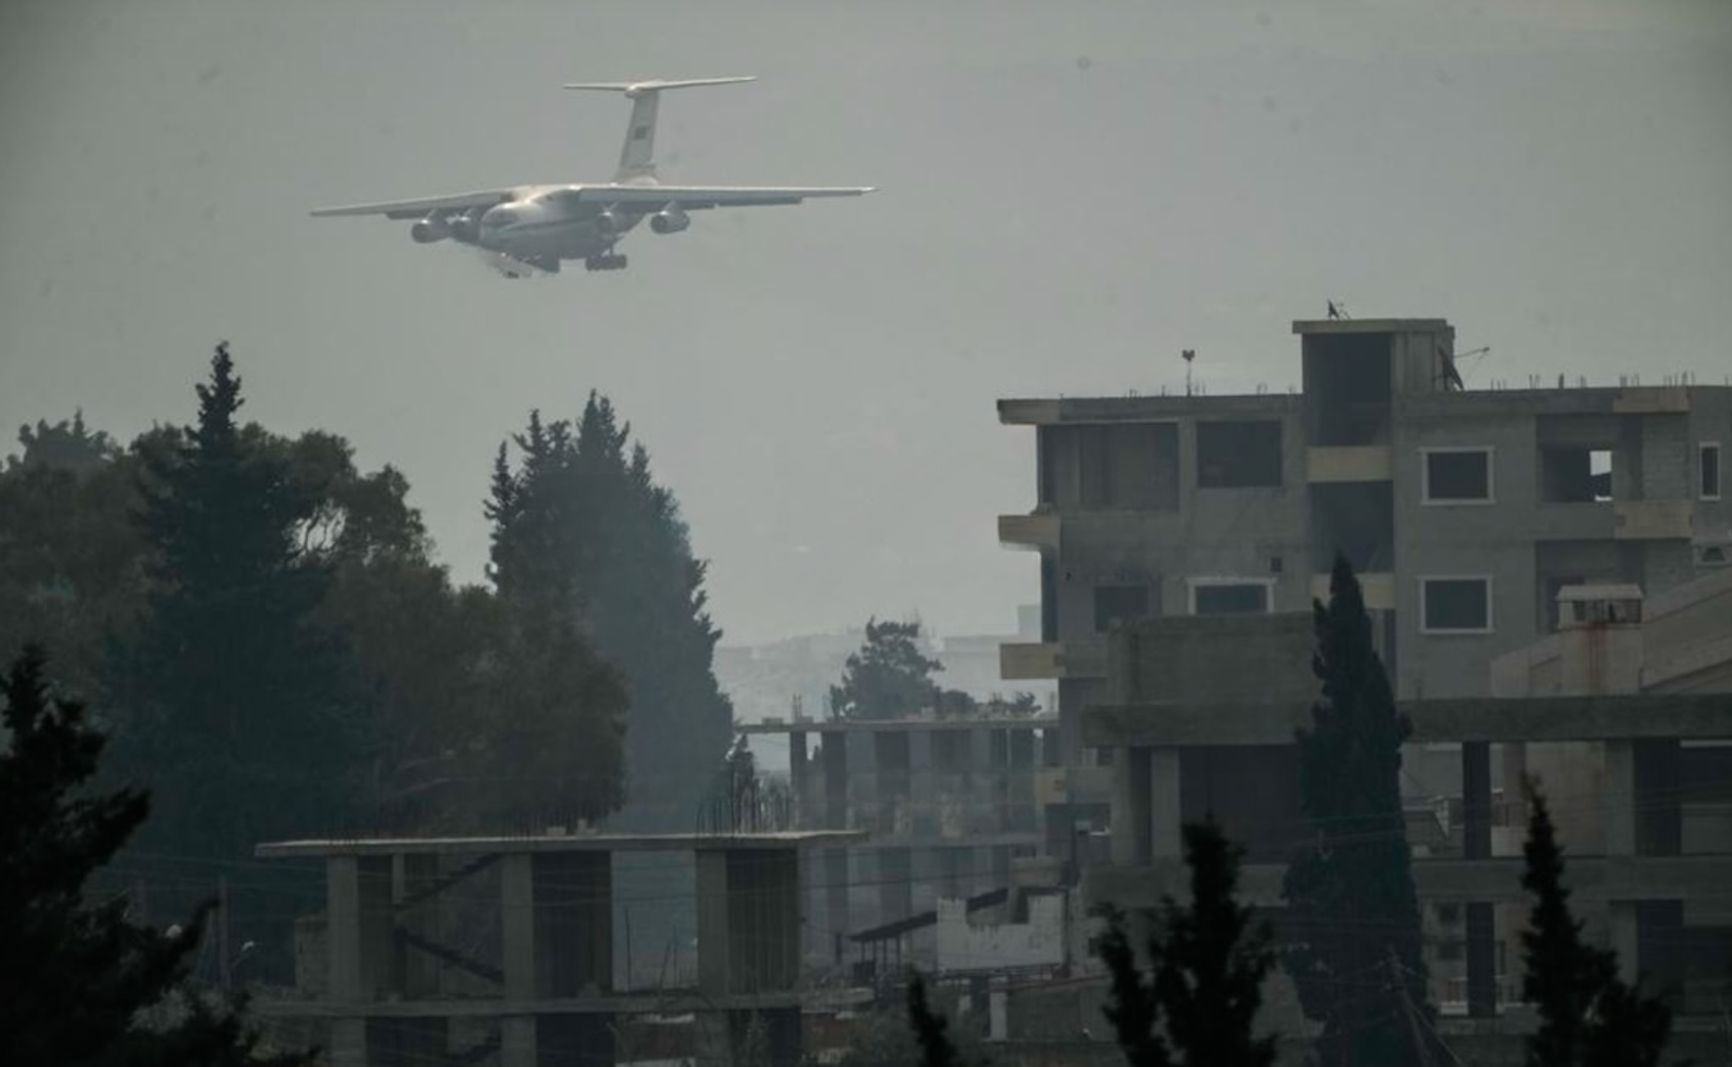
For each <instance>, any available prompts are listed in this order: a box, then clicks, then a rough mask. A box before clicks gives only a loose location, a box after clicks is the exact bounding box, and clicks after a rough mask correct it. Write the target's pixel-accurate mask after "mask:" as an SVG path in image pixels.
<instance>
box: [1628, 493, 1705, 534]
mask: <svg viewBox="0 0 1732 1067" xmlns="http://www.w3.org/2000/svg"><path fill="white" fill-rule="evenodd" d="M1695 510H1696V509H1695V505H1694V504H1692V503H1691V502H1690V501H1688V500H1619V501H1614V502H1613V504H1612V515H1613V520H1612V538H1613V539H1614V540H1617V541H1673V540H1689V538H1690V533H1691V527H1692V525H1693V518H1694V515H1695Z"/></svg>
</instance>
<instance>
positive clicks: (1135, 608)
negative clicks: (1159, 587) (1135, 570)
mask: <svg viewBox="0 0 1732 1067" xmlns="http://www.w3.org/2000/svg"><path fill="white" fill-rule="evenodd" d="M1148 617H1149V587H1148V586H1146V585H1097V586H1095V632H1096V633H1103V634H1104V633H1106V632H1107V631H1108V630H1110V629H1112V626H1113V623H1115V622H1136V621H1137V620H1138V619H1146V618H1148Z"/></svg>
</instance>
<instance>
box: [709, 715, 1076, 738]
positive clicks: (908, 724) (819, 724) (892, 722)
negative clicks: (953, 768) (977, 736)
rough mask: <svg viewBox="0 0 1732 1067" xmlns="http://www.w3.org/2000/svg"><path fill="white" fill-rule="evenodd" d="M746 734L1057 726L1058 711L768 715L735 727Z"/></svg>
mask: <svg viewBox="0 0 1732 1067" xmlns="http://www.w3.org/2000/svg"><path fill="white" fill-rule="evenodd" d="M734 729H735V731H736V732H738V733H742V734H893V733H906V732H909V731H913V730H1056V729H1058V716H1056V715H1023V716H1012V715H1002V716H990V717H979V718H972V719H968V718H964V719H765V720H764V721H763V722H752V723H743V724H741V725H739V726H736V727H734Z"/></svg>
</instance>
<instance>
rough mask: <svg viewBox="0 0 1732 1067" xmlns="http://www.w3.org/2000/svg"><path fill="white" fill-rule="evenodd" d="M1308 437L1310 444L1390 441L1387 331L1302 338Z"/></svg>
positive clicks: (1324, 444) (1388, 347) (1361, 443)
mask: <svg viewBox="0 0 1732 1067" xmlns="http://www.w3.org/2000/svg"><path fill="white" fill-rule="evenodd" d="M1303 358H1304V371H1303V373H1304V383H1305V386H1304V392H1305V397H1306V406H1305V410H1306V419H1307V427H1306V429H1307V437H1308V438H1309V439H1310V442H1311V443H1312V444H1314V445H1320V446H1336V445H1375V444H1382V443H1385V442H1387V441H1388V440H1389V402H1390V393H1391V388H1390V385H1391V382H1390V343H1389V335H1388V334H1338V335H1327V334H1315V335H1312V336H1310V337H1307V338H1305V346H1304V357H1303Z"/></svg>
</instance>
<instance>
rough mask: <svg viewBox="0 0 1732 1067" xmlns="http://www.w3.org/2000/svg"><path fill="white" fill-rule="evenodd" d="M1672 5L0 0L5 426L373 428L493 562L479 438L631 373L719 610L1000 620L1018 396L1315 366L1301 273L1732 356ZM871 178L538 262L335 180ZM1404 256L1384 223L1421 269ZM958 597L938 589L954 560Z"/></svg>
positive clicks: (1699, 94)
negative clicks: (620, 160) (211, 386)
mask: <svg viewBox="0 0 1732 1067" xmlns="http://www.w3.org/2000/svg"><path fill="white" fill-rule="evenodd" d="M1665 10H1666V17H1664V18H1657V17H1653V12H1654V8H1653V7H1652V6H1651V5H1647V4H1638V3H1540V4H1524V5H1520V6H1519V7H1508V6H1506V5H1496V4H1484V5H1469V4H1459V3H1417V2H1413V3H1405V2H1398V3H1377V4H1372V3H1308V4H1283V5H1274V4H1225V5H1209V6H1193V5H1154V4H1142V3H1089V4H1074V5H1072V4H1066V5H1054V4H1018V5H1002V4H984V3H954V4H943V5H933V4H924V3H895V4H890V3H881V4H872V5H845V4H835V3H818V4H802V5H784V4H774V3H764V4H730V5H726V6H725V7H720V6H717V5H710V4H695V3H694V4H672V3H668V4H626V3H600V4H584V5H566V4H512V5H503V6H502V5H492V4H480V3H438V4H427V5H421V4H417V5H412V6H411V5H407V4H376V5H351V4H334V3H333V4H296V5H280V4H267V3H221V4H218V3H203V2H191V3H179V2H176V3H170V2H162V3H151V4H131V3H118V2H111V3H81V4H61V3H40V2H14V3H11V4H8V5H5V7H4V8H3V9H0V129H3V130H4V131H5V132H6V141H5V147H4V150H3V151H0V188H4V189H5V190H6V195H5V196H4V197H3V198H0V353H3V355H0V426H6V427H15V426H17V425H18V424H20V423H24V422H26V421H33V420H35V419H37V418H42V417H46V418H51V419H52V418H60V417H65V416H69V415H70V414H71V413H72V412H73V410H74V409H77V408H82V409H83V411H84V413H85V417H86V419H87V420H88V421H89V422H90V424H91V425H92V426H93V427H95V428H99V429H104V430H107V431H109V432H110V433H112V434H114V435H115V436H116V437H117V438H119V439H121V440H127V439H130V438H131V437H132V435H134V434H136V433H137V432H138V431H140V430H142V429H144V428H146V427H147V426H148V425H149V424H150V422H151V421H152V420H158V419H164V418H175V419H184V418H186V417H187V413H188V411H189V404H190V401H191V397H190V395H189V383H190V382H192V381H194V380H196V379H197V378H198V377H199V375H200V373H201V370H202V368H203V367H204V365H205V363H206V361H207V360H208V358H209V354H210V347H211V345H212V343H213V342H214V341H215V340H216V339H218V338H226V339H228V340H229V341H230V342H231V343H232V344H233V346H234V352H235V354H236V357H237V359H238V361H239V363H240V367H241V372H242V374H243V376H244V378H245V381H246V388H247V396H248V406H247V408H246V409H245V415H246V416H248V417H250V418H254V419H257V420H259V421H261V422H263V423H264V424H265V425H266V426H268V427H270V428H272V429H274V430H277V431H279V432H284V433H288V432H298V431H299V430H300V429H302V428H305V427H311V426H319V427H325V428H328V429H330V430H332V431H334V432H337V433H341V434H343V435H345V436H347V437H348V438H349V439H350V440H351V441H353V442H354V443H355V445H356V446H357V449H358V451H359V456H358V459H359V462H360V463H361V464H362V465H364V466H366V467H369V468H371V467H374V466H377V465H379V464H382V463H391V464H393V465H396V466H398V467H400V468H401V469H402V470H403V471H404V472H405V473H406V474H407V476H408V478H409V480H410V484H411V485H412V487H413V489H412V496H411V501H412V502H413V503H414V504H416V505H418V506H419V507H420V508H421V509H422V510H423V511H424V513H425V515H426V518H427V520H428V523H429V525H430V527H431V530H432V533H433V535H434V537H435V538H436V540H437V543H438V546H439V556H440V558H442V559H443V560H445V561H447V562H449V563H450V564H451V565H452V567H453V570H454V573H455V575H456V576H457V577H458V578H460V579H463V580H468V581H479V580H480V579H481V577H482V574H483V565H484V563H485V561H486V556H487V525H486V523H485V521H484V519H483V517H482V513H481V501H482V498H483V496H484V494H485V491H486V485H487V476H488V470H489V464H490V462H491V459H492V456H493V451H494V449H495V447H496V446H497V445H498V443H499V442H500V440H501V439H502V438H504V437H505V436H506V435H507V434H508V433H509V432H511V431H513V430H515V429H517V428H519V427H521V425H522V424H523V421H524V419H525V417H526V415H527V413H528V411H529V409H531V408H533V407H539V408H541V409H542V410H543V411H544V412H545V413H546V414H547V415H548V416H549V417H570V416H574V415H576V414H577V413H578V412H579V411H580V410H581V409H582V406H583V403H584V400H585V397H586V396H587V394H588V391H589V390H591V389H598V390H601V391H602V392H604V393H605V394H607V395H609V396H610V397H611V398H612V399H613V401H614V402H615V404H616V405H617V406H618V408H619V410H620V411H621V412H622V414H623V415H624V416H625V417H626V418H628V419H629V420H630V422H631V424H632V427H633V431H634V433H635V435H636V436H637V437H638V438H639V439H641V440H642V441H643V442H644V443H645V444H646V445H647V446H648V447H649V449H650V450H651V453H652V457H653V461H654V464H655V469H656V472H657V476H658V477H659V478H660V479H661V480H662V481H663V482H664V483H665V484H667V485H668V486H669V487H670V488H671V489H672V490H673V491H674V493H675V494H676V496H677V498H678V500H679V502H680V505H681V508H682V510H683V513H684V516H685V518H686V519H687V520H688V522H689V523H690V525H691V530H692V537H693V543H694V547H695V549H696V551H697V553H698V555H699V556H701V557H705V558H708V559H710V560H711V561H712V565H711V570H710V572H709V579H708V586H709V589H710V591H711V602H712V606H713V609H714V612H715V616H716V619H717V621H718V623H719V624H720V625H721V626H722V627H723V628H724V630H725V631H726V635H727V636H726V638H725V640H726V641H728V642H730V643H737V642H742V641H764V640H770V639H774V638H777V637H781V636H785V635H789V634H795V633H801V632H809V631H815V630H829V629H835V628H839V627H842V626H845V625H851V624H856V625H857V624H858V623H859V622H861V621H863V620H864V619H865V618H866V617H867V616H868V615H870V614H874V613H876V614H879V615H892V616H900V615H904V614H908V613H912V612H916V611H918V612H920V613H922V615H923V617H924V618H925V619H926V621H927V622H928V624H929V625H930V626H932V627H933V628H935V629H937V630H938V631H940V632H987V631H995V630H996V631H1004V630H1008V629H1010V628H1011V627H1012V626H1014V622H1015V615H1014V611H1015V606H1016V605H1017V604H1018V603H1023V602H1027V601H1030V600H1032V599H1033V598H1034V597H1035V594H1036V591H1037V586H1036V574H1035V561H1034V558H1033V557H1032V556H1028V555H1021V554H1016V553H1010V552H1004V551H1001V550H999V549H997V547H996V536H995V527H994V516H995V515H996V514H998V513H1003V512H1016V511H1023V510H1027V509H1028V508H1029V507H1030V506H1032V503H1033V496H1034V487H1033V484H1032V480H1031V477H1030V475H1029V471H1030V470H1031V466H1032V456H1033V436H1032V434H1030V433H1028V432H1026V431H1025V430H1019V429H1015V428H1005V427H1001V426H999V425H998V423H997V419H996V415H995V412H994V408H993V400H994V398H996V397H1000V396H1030V395H1052V394H1058V393H1064V394H1068V395H1072V396H1075V395H1084V394H1106V395H1114V394H1119V395H1122V394H1123V393H1124V392H1125V391H1126V390H1127V389H1137V390H1140V391H1141V392H1143V393H1145V394H1146V393H1153V392H1157V391H1159V390H1160V389H1161V388H1163V387H1166V388H1175V387H1178V386H1180V384H1181V383H1182V381H1183V367H1182V365H1181V363H1180V362H1179V359H1178V352H1179V350H1180V349H1181V348H1194V349H1196V350H1197V351H1198V353H1199V355H1198V359H1197V365H1196V370H1197V374H1198V377H1199V379H1200V380H1201V381H1203V382H1204V383H1206V387H1207V389H1208V390H1209V392H1210V393H1211V394H1219V393H1225V392H1230V391H1253V390H1255V389H1256V388H1258V387H1259V386H1260V385H1261V386H1266V387H1268V388H1269V389H1270V390H1274V391H1284V390H1286V389H1287V388H1288V387H1289V386H1290V385H1293V384H1296V374H1297V360H1296V348H1295V341H1294V339H1293V338H1292V337H1291V336H1290V334H1289V332H1288V323H1289V321H1290V320H1292V319H1295V318H1310V317H1321V316H1322V314H1323V311H1324V301H1325V300H1326V299H1334V300H1337V301H1339V302H1342V303H1343V304H1345V306H1346V307H1347V308H1348V309H1349V311H1350V312H1351V313H1352V314H1354V315H1356V316H1359V317H1370V316H1400V315H1431V314H1446V315H1448V316H1449V317H1450V318H1451V320H1452V321H1453V322H1454V323H1455V324H1456V325H1457V328H1458V330H1459V331H1460V334H1459V346H1460V347H1461V348H1462V349H1464V350H1465V349H1471V348H1477V347H1479V346H1482V345H1489V346H1491V353H1490V355H1489V356H1487V357H1485V358H1484V359H1481V360H1479V361H1477V362H1474V363H1472V364H1470V365H1469V366H1468V367H1467V368H1466V370H1467V373H1468V375H1469V382H1470V384H1472V385H1483V384H1485V383H1486V382H1488V381H1489V380H1491V379H1493V378H1496V379H1502V380H1507V381H1509V382H1511V383H1512V384H1525V383H1526V381H1527V378H1528V375H1530V374H1538V375H1541V376H1542V377H1544V378H1545V379H1547V380H1552V379H1555V376H1556V375H1557V374H1558V373H1567V374H1568V375H1570V376H1571V378H1572V379H1573V378H1574V377H1575V376H1577V375H1585V376H1587V377H1588V378H1589V379H1590V381H1591V382H1600V383H1605V382H1608V381H1610V382H1613V383H1615V381H1616V379H1617V376H1618V375H1620V374H1625V373H1640V374H1641V375H1642V376H1643V380H1644V381H1645V382H1646V381H1650V380H1657V379H1658V378H1659V377H1660V376H1661V375H1663V374H1666V373H1674V372H1678V371H1693V372H1695V373H1696V374H1697V375H1698V378H1699V379H1700V380H1701V381H1704V382H1718V381H1719V380H1720V379H1721V377H1722V375H1723V373H1724V370H1725V367H1724V347H1723V336H1724V331H1723V328H1722V326H1721V324H1720V322H1719V321H1718V313H1719V310H1720V305H1721V304H1722V303H1723V302H1724V298H1725V295H1726V294H1727V293H1728V292H1732V200H1728V198H1727V197H1726V195H1725V191H1726V190H1727V189H1728V188H1732V123H1727V122H1726V121H1725V118H1726V109H1727V105H1728V103H1729V102H1732V8H1729V7H1727V6H1726V5H1724V4H1718V3H1695V4H1675V5H1668V6H1667V7H1666V9H1665ZM730 74H756V75H759V76H760V79H761V80H760V81H758V82H757V83H756V84H753V85H750V86H743V87H737V88H728V89H721V90H715V91H713V92H712V91H708V90H705V91H699V92H694V93H690V94H682V95H678V96H676V97H672V98H670V99H669V100H667V101H664V108H663V121H662V132H661V137H660V142H659V146H658V147H659V150H660V156H661V162H662V170H663V175H664V178H665V179H667V180H681V179H693V180H702V181H714V182H793V183H809V184H833V183H850V184H851V183H862V184H871V185H876V186H878V187H879V188H880V191H879V192H878V193H876V194H874V195H873V196H871V197H867V198H864V199H862V200H857V201H845V202H825V203H816V204H809V205H806V206H804V207H800V208H797V209H790V210H776V211H764V212H741V213H736V214H733V215H725V214H724V213H721V212H715V213H707V214H705V215H704V216H703V217H700V218H696V219H695V222H694V225H693V227H692V229H691V231H690V232H688V233H685V234H681V235H679V236H678V237H674V238H668V239H666V240H663V239H661V238H651V237H647V236H644V237H640V238H638V239H637V243H636V244H635V245H634V246H633V249H632V252H633V266H632V269H631V270H630V271H628V272H623V273H619V274H617V275H594V276H591V275H586V274H583V273H581V272H580V273H578V274H576V275H572V274H569V273H568V274H566V275H564V276H561V277H557V278H542V279H534V280H531V281H527V282H524V283H510V282H506V281H504V280H502V279H499V278H496V277H493V276H492V275H490V274H488V273H487V272H486V271H485V270H484V269H482V268H481V267H480V266H478V265H477V264H476V263H475V262H473V260H472V259H471V257H468V256H465V255H462V254H459V253H458V252H457V251H454V250H451V249H447V248H431V249H428V248H421V247H417V246H414V245H412V244H410V242H409V241H408V239H407V237H406V236H405V234H404V233H403V230H402V227H401V226H400V225H390V224H386V223H383V222H376V221H365V220H342V221H332V220H313V219H310V218H308V217H307V211H308V210H309V209H311V208H313V207H316V206H319V205H323V204H328V203H346V202H353V201H358V200H367V199H378V198H386V197H391V196H397V195H417V194H423V193H437V192H442V191H447V190H449V191H458V190H463V189H469V188H484V187H488V186H491V185H496V184H500V183H509V182H516V181H577V180H585V179H592V180H593V179H600V178H604V177H605V176H606V175H607V174H609V173H610V172H611V168H612V165H613V162H614V158H615V155H616V153H617V145H618V142H619V136H620V132H621V129H622V127H623V123H624V117H625V116H624V109H623V106H622V105H621V104H620V102H619V101H618V100H616V99H610V98H603V97H584V98H578V97H576V95H575V94H568V93H561V92H560V90H559V85H560V84H561V83H562V82H565V81H572V80H620V79H631V78H639V77H688V76H690V77H703V76H710V75H730ZM1397 266H1399V268H1400V269H1393V268H1395V267H1397ZM940 589H941V590H942V591H943V595H942V596H938V595H935V592H934V591H935V590H940Z"/></svg>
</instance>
